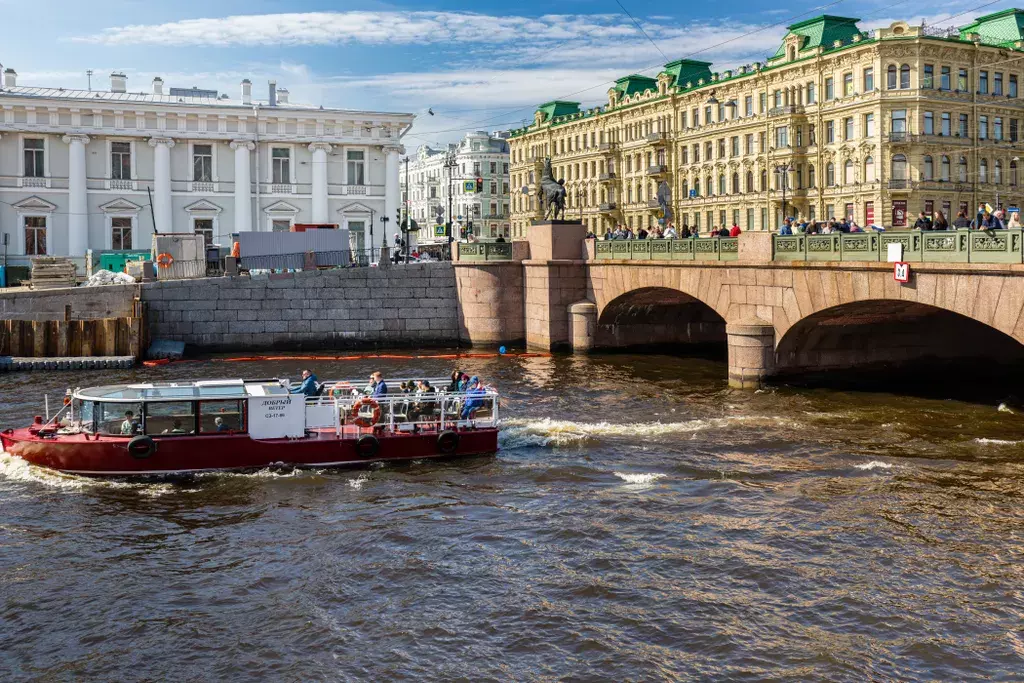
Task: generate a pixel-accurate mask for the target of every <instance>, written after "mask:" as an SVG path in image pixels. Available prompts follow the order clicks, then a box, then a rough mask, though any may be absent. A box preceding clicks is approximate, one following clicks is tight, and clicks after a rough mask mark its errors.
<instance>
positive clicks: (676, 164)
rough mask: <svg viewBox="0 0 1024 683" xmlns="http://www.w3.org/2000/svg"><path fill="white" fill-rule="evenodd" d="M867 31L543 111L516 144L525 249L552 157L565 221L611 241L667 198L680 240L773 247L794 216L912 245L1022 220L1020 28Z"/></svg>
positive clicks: (825, 32) (812, 28) (809, 32)
mask: <svg viewBox="0 0 1024 683" xmlns="http://www.w3.org/2000/svg"><path fill="white" fill-rule="evenodd" d="M857 21H858V20H857V19H850V18H844V17H835V16H829V15H823V16H819V17H816V18H814V19H809V20H807V21H803V22H800V23H798V24H793V25H792V26H790V27H789V29H788V32H787V33H786V36H785V38H784V39H783V41H782V44H781V45H780V46H779V49H778V52H776V54H775V55H774V56H773V57H771V58H770V59H769V60H768V62H767V63H765V64H761V63H754V64H752V65H746V66H741V67H739V68H738V69H732V70H727V71H724V72H721V73H719V72H712V71H711V64H710V63H708V62H699V61H694V60H688V59H684V60H677V61H675V62H671V63H669V64H666V65H665V67H664V69H663V70H662V71H661V73H659V74H658V76H657V78H650V77H646V76H641V75H631V76H626V77H624V78H620V79H619V80H617V81H616V82H615V86H614V87H613V88H611V89H610V90H609V91H608V103H607V105H606V106H601V107H595V108H593V109H585V110H583V109H580V107H579V104H578V103H576V102H564V101H554V102H548V103H546V104H543V105H541V106H540V107H539V108H538V109H537V111H536V113H535V115H534V122H533V124H532V125H529V126H527V127H525V128H521V129H517V130H515V131H513V132H512V137H511V139H510V147H511V150H510V151H511V157H512V166H511V175H512V195H513V196H512V231H513V236H514V237H523V236H525V234H526V227H527V226H528V225H529V224H530V222H531V221H532V220H535V219H539V218H541V217H542V216H543V213H544V211H543V208H542V207H540V206H539V203H538V200H537V197H536V189H535V183H536V181H537V180H538V179H539V176H540V172H541V168H542V164H543V161H544V159H545V158H547V157H550V158H551V160H552V166H553V169H554V177H555V178H556V179H559V178H561V179H564V180H565V186H566V190H567V196H568V204H567V205H568V207H569V208H568V210H567V217H569V218H575V217H582V219H583V221H584V222H585V223H586V224H587V225H588V226H589V227H590V228H591V229H592V230H594V232H596V233H597V234H599V235H600V234H603V233H604V232H605V231H607V230H608V229H611V228H614V227H615V225H616V224H625V225H628V226H631V227H632V228H633V229H637V228H639V227H640V226H651V225H654V224H656V222H657V220H658V218H659V217H660V215H661V213H660V209H659V208H658V203H657V201H656V200H655V196H656V192H657V188H658V186H659V184H660V183H661V182H662V181H664V182H666V183H668V186H669V187H670V188H671V191H672V202H671V204H672V207H673V212H674V214H675V215H674V220H673V222H674V223H675V224H676V225H677V226H682V225H683V224H687V225H690V226H699V228H700V230H702V231H707V230H708V228H709V227H710V226H713V225H723V224H725V225H731V224H732V223H733V222H735V223H737V224H739V226H740V227H741V228H743V229H744V230H763V229H774V228H775V227H776V226H777V225H778V224H779V223H780V222H781V219H782V216H783V211H785V214H786V215H791V216H797V217H801V218H807V219H817V220H822V219H827V218H830V217H833V216H834V217H842V216H844V215H846V216H853V217H854V219H855V220H856V221H857V222H858V223H860V224H861V225H865V224H871V223H876V224H879V225H884V226H890V227H892V226H895V227H901V226H904V225H905V226H907V227H910V226H912V225H913V223H914V220H915V219H916V215H917V212H920V211H926V212H932V211H943V212H944V213H945V214H946V217H947V218H948V220H949V221H950V222H951V223H952V222H953V219H954V218H955V217H956V214H957V211H958V210H965V211H967V213H968V215H969V216H971V217H973V215H972V214H973V208H974V207H976V206H977V205H978V203H979V202H988V203H991V204H993V205H997V204H1001V205H1003V206H1004V207H1013V206H1019V205H1020V204H1019V202H1020V199H1021V193H1020V188H1019V185H1018V166H1019V164H1020V163H1021V161H1020V160H1019V159H1018V157H1017V155H1018V154H1019V153H1022V150H1020V149H1019V147H1020V146H1021V142H1020V135H1021V119H1022V118H1024V100H1022V99H1021V97H1020V89H1019V88H1020V82H1021V78H1022V74H1024V29H1022V28H1021V26H1024V10H1018V9H1011V10H1005V11H1003V12H998V13H995V14H990V15H987V16H983V17H980V18H978V19H977V20H975V21H974V22H973V23H971V24H969V25H967V26H964V27H962V28H960V29H959V30H956V29H953V30H950V31H945V30H943V31H937V30H930V29H924V28H922V27H920V26H910V25H908V24H906V23H905V22H896V23H894V24H892V25H891V26H889V27H888V28H884V29H879V30H878V31H876V32H875V33H874V34H873V35H869V34H868V33H864V32H861V31H860V29H859V28H858V27H857ZM523 189H526V190H527V192H526V193H524V192H523ZM784 207H785V208H784Z"/></svg>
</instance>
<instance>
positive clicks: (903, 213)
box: [892, 199, 907, 228]
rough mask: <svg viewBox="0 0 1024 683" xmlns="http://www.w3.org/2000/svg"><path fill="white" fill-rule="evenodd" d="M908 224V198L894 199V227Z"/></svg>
mask: <svg viewBox="0 0 1024 683" xmlns="http://www.w3.org/2000/svg"><path fill="white" fill-rule="evenodd" d="M906 225H907V200H906V199H894V200H892V227H894V228H901V227H906Z"/></svg>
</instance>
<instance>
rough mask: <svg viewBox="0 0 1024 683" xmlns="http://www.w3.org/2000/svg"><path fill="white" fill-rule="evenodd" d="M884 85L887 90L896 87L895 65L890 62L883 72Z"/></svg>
mask: <svg viewBox="0 0 1024 683" xmlns="http://www.w3.org/2000/svg"><path fill="white" fill-rule="evenodd" d="M885 87H887V88H888V89H889V90H895V89H896V65H895V64H890V65H889V68H888V69H887V70H886V72H885Z"/></svg>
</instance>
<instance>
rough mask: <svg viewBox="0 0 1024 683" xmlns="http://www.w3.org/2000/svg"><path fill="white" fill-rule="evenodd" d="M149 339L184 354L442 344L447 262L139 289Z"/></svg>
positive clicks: (450, 298) (448, 291)
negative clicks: (175, 344)
mask: <svg viewBox="0 0 1024 683" xmlns="http://www.w3.org/2000/svg"><path fill="white" fill-rule="evenodd" d="M141 289H142V300H143V301H144V302H146V304H147V305H148V316H149V320H148V322H149V335H150V338H151V339H173V340H177V341H183V342H185V343H187V344H189V345H190V346H191V347H192V349H193V350H205V351H229V350H230V351H236V350H316V349H339V348H367V347H373V346H425V345H442V344H444V345H452V344H456V343H458V340H459V312H458V301H457V299H456V288H455V273H454V269H453V267H452V265H451V264H450V263H420V264H410V265H401V266H393V267H391V268H383V269H380V268H350V269H344V270H330V271H317V272H302V273H292V274H280V275H262V276H259V275H258V276H255V277H251V278H250V277H221V278H210V279H204V280H176V281H167V282H154V283H147V284H144V285H142V286H141Z"/></svg>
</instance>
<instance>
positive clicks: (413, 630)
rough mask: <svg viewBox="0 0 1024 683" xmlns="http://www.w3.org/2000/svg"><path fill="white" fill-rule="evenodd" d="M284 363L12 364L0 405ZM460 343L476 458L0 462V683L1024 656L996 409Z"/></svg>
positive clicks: (964, 676) (747, 667)
mask: <svg viewBox="0 0 1024 683" xmlns="http://www.w3.org/2000/svg"><path fill="white" fill-rule="evenodd" d="M452 362H453V361H450V360H442V359H431V358H420V359H409V360H403V359H387V360H384V359H359V360H352V361H342V362H325V361H318V362H315V363H312V365H313V367H314V370H315V371H316V372H317V373H318V374H319V376H320V377H321V378H341V377H360V378H361V377H364V376H366V375H368V373H369V372H370V371H372V370H374V369H380V370H382V371H383V372H384V373H385V375H392V376H395V375H402V376H412V375H428V376H436V375H443V374H447V372H448V370H449V369H450V367H451V363H452ZM305 365H310V363H307V362H299V361H295V360H288V361H277V362H273V363H271V362H256V363H244V364H242V363H225V362H221V361H218V360H210V361H205V362H201V363H191V364H181V365H171V366H164V367H161V368H152V369H142V370H139V371H135V372H122V373H108V374H107V375H104V376H100V375H98V374H81V375H73V374H69V373H53V374H39V373H36V374H21V375H18V374H14V375H5V376H3V377H2V381H3V389H2V393H0V416H2V422H3V426H9V425H21V424H24V423H27V422H28V421H29V420H30V419H31V417H32V415H34V414H36V413H38V412H41V408H40V404H41V398H42V397H41V393H42V391H44V390H45V391H49V392H51V397H53V398H56V397H57V395H58V394H59V393H62V392H63V389H64V388H65V386H66V385H67V384H69V383H70V384H82V385H93V384H100V383H111V382H116V381H122V380H128V379H136V380H137V379H141V378H145V379H173V378H188V377H194V378H198V377H224V376H233V375H245V376H273V375H280V376H291V377H295V376H297V374H298V371H299V370H300V368H301V367H303V366H305ZM462 365H463V366H464V367H465V368H466V369H467V370H468V371H470V372H472V373H476V374H480V375H481V376H482V377H485V378H487V379H489V380H491V381H493V382H494V383H495V384H496V385H497V386H498V387H499V389H500V390H501V392H502V393H503V394H504V395H505V396H506V397H507V404H508V405H507V408H506V409H505V429H504V431H503V433H502V436H501V445H502V449H501V452H500V453H498V454H497V455H496V456H494V457H480V458H472V459H465V460H456V461H450V462H417V463H411V464H407V465H400V466H388V467H380V468H369V469H360V470H348V471H312V472H297V473H296V472H292V473H287V472H285V473H282V472H269V471H268V472H260V473H257V474H248V475H208V476H206V475H204V476H200V477H198V478H195V479H193V480H188V481H180V482H156V483H146V484H135V483H125V482H102V481H94V480H89V479H83V478H75V477H67V476H61V475H57V474H53V473H49V472H46V471H44V470H40V469H36V468H32V467H29V466H27V465H25V464H23V463H22V462H21V461H18V460H14V459H12V458H10V457H9V456H3V455H0V460H2V462H0V679H2V680H4V681H12V680H46V681H50V680H80V679H83V678H89V679H92V680H111V681H113V680H117V681H129V680H153V681H170V680H181V681H186V680H187V681H206V680H268V681H269V680H274V681H321V680H322V681H350V680H351V681H357V680H367V681H391V680H416V681H473V682H478V681H510V680H516V681H553V680H573V681H608V680H615V681H628V680H633V681H662V680H759V681H760V680H800V681H813V680H829V681H865V680H875V681H888V680H945V681H952V680H958V681H960V680H972V679H982V678H984V679H985V680H1021V679H1022V677H1024V631H1022V624H1024V417H1022V416H1021V415H1020V414H1018V413H1017V412H1015V409H1013V408H1006V407H1005V406H1004V407H1003V408H1002V409H999V408H998V407H997V404H996V403H964V402H958V401H954V400H942V399H941V398H935V399H925V398H907V397H899V396H895V395H890V394H884V393H852V392H851V393H844V392H839V391H829V390H825V389H813V390H811V389H791V388H785V387H782V388H775V389H771V390H767V391H764V392H759V393H745V392H738V391H732V390H729V389H728V388H726V386H725V382H724V377H725V366H724V364H722V363H719V362H713V361H707V360H692V359H680V358H672V357H668V356H655V355H643V356H641V355H613V356H603V357H592V358H586V359H584V358H573V357H553V358H509V357H506V358H493V359H484V358H476V359H468V360H465V361H463V362H462Z"/></svg>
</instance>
